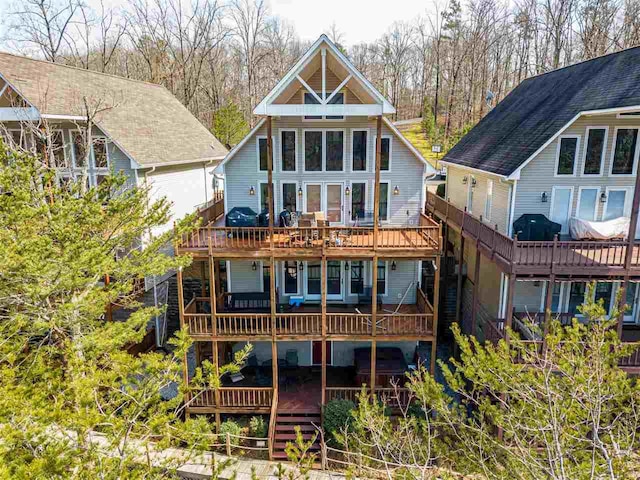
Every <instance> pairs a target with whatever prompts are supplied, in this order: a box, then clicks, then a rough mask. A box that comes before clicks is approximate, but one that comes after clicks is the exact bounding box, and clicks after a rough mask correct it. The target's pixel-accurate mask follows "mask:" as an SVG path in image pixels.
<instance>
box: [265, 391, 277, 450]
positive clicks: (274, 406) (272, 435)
mask: <svg viewBox="0 0 640 480" xmlns="http://www.w3.org/2000/svg"><path fill="white" fill-rule="evenodd" d="M277 416H278V386H277V385H274V387H273V399H272V401H271V415H270V416H269V433H268V435H267V441H268V445H269V460H273V442H274V438H275V436H276V417H277Z"/></svg>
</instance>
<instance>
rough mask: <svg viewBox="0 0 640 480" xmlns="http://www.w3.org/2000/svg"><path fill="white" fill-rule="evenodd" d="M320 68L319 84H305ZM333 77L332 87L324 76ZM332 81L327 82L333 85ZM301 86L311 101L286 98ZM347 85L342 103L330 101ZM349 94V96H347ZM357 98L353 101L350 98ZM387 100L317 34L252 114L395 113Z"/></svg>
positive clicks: (338, 51)
mask: <svg viewBox="0 0 640 480" xmlns="http://www.w3.org/2000/svg"><path fill="white" fill-rule="evenodd" d="M318 71H319V72H320V76H321V79H322V80H321V85H319V87H320V88H317V86H316V85H309V80H310V79H311V78H312V77H313V76H315V75H316V74H317V72H318ZM334 77H335V78H337V79H338V80H339V82H340V83H338V85H337V86H335V88H329V85H328V82H327V79H331V78H334ZM333 85H335V83H334V84H332V85H330V86H331V87H333ZM301 89H304V91H306V92H309V93H310V94H311V95H312V96H313V97H314V98H315V101H316V103H315V104H307V105H305V104H304V101H303V98H302V95H300V96H299V97H298V98H299V99H300V101H299V103H296V101H295V100H294V101H293V102H291V101H289V100H290V99H291V98H295V94H296V92H299V91H300V90H301ZM343 89H349V91H350V92H351V93H352V95H347V96H346V97H347V98H346V99H345V103H344V104H334V103H331V101H332V99H333V98H334V97H335V95H336V94H337V93H338V92H340V91H342V90H343ZM349 97H351V99H350V98H349ZM353 100H357V101H353ZM395 111H396V110H395V108H394V107H393V105H391V103H389V101H388V100H387V99H386V98H385V97H384V96H383V95H382V94H381V93H380V92H379V91H378V90H377V89H376V88H375V87H374V86H373V85H372V84H371V82H369V80H367V79H366V78H365V77H364V75H362V74H361V73H360V72H359V71H358V70H357V69H356V68H355V66H354V65H353V64H352V63H351V62H350V61H349V59H348V58H347V57H346V56H345V55H344V54H343V53H342V52H341V51H340V49H338V47H336V45H335V44H334V43H333V42H332V41H331V40H329V38H328V37H327V36H326V35H324V34H323V35H321V36H320V38H318V40H316V41H315V42H314V44H313V45H312V46H311V47H310V48H309V49H308V50H307V51H306V53H305V54H304V55H303V56H302V57H301V58H300V59H299V60H298V62H296V64H295V65H294V66H293V67H292V68H291V69H290V70H289V71H288V72H287V74H286V75H285V76H284V77H282V79H281V80H280V81H279V82H278V84H277V85H276V86H275V87H274V88H273V89H272V90H271V91H270V92H269V93H268V94H267V95H266V96H265V97H264V99H263V100H262V101H261V102H260V103H259V104H258V105H257V106H256V108H255V109H254V111H253V113H254V114H256V115H281V116H300V115H383V114H393V113H395Z"/></svg>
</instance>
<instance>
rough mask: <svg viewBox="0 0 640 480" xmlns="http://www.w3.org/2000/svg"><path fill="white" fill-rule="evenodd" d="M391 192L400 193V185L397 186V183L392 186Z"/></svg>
mask: <svg viewBox="0 0 640 480" xmlns="http://www.w3.org/2000/svg"><path fill="white" fill-rule="evenodd" d="M393 194H394V195H400V187H398V185H396V186H395V187H393Z"/></svg>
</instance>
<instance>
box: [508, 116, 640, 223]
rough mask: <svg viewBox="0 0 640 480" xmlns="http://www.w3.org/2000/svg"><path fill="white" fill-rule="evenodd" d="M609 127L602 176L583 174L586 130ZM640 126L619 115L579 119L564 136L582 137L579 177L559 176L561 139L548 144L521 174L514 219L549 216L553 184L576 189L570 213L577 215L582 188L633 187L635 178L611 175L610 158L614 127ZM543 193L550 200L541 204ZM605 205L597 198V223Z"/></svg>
mask: <svg viewBox="0 0 640 480" xmlns="http://www.w3.org/2000/svg"><path fill="white" fill-rule="evenodd" d="M589 126H591V127H596V126H598V127H599V126H606V127H608V135H607V144H606V150H605V156H604V162H603V165H604V166H603V169H602V170H603V173H604V174H603V175H602V176H599V177H594V176H588V175H582V170H583V166H584V155H585V151H586V143H587V142H586V140H587V139H586V131H587V127H589ZM622 126H631V127H638V126H640V119H638V118H636V119H628V118H627V119H621V118H616V115H599V116H589V117H581V118H579V119H578V120H576V121H575V122H574V123H573V124H572V125H571V126H570V127H569V128H567V130H566V131H564V132H563V133H562V135H578V136H579V137H580V141H579V150H578V154H577V161H576V169H575V170H576V174H575V176H573V177H564V176H563V177H556V176H554V175H555V168H556V157H557V149H558V139H556V140H554V141H553V142H551V144H549V145H548V146H547V147H546V148H545V149H544V150H543V151H542V152H540V153H539V154H538V156H537V157H536V158H535V159H533V160H532V161H531V162H530V163H529V164H528V165H527V166H526V167H524V168H523V169H522V172H521V173H520V180H518V189H517V192H516V206H515V219H517V218H518V217H520V215H522V214H524V213H541V214H543V215H546V216H547V217H549V216H550V213H551V191H552V188H553V186H554V185H556V186H567V187H574V192H573V204H572V206H571V212H570V214H571V215H572V216H573V215H575V214H576V208H577V204H578V189H579V187H581V186H583V187H587V186H590V187H598V188H600V190H601V191H604V189H605V188H606V187H628V188H631V189H632V188H633V186H634V182H635V176H633V177H621V176H615V175H609V170H610V167H611V157H612V152H613V149H614V148H615V136H614V135H615V127H622ZM542 192H546V193H547V197H548V201H547V202H546V203H542V201H541V199H540V196H541V193H542ZM605 206H606V205H605V204H603V203H601V202H600V201H599V199H598V202H597V206H596V220H600V219H601V218H602V215H603V213H604V209H605Z"/></svg>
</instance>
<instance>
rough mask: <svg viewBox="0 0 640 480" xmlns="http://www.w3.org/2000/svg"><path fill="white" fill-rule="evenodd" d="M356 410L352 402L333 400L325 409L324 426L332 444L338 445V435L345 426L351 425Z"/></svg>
mask: <svg viewBox="0 0 640 480" xmlns="http://www.w3.org/2000/svg"><path fill="white" fill-rule="evenodd" d="M355 408H356V405H355V403H353V402H352V401H351V400H331V401H330V402H329V403H327V404H326V405H325V407H324V424H323V425H322V426H323V428H324V431H325V434H326V435H327V441H328V443H330V444H334V445H335V444H336V443H337V442H336V437H335V434H336V433H340V432H341V431H342V429H343V428H344V427H345V426H348V425H351V422H352V421H353V414H352V413H351V412H352V411H353V410H354V409H355Z"/></svg>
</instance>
